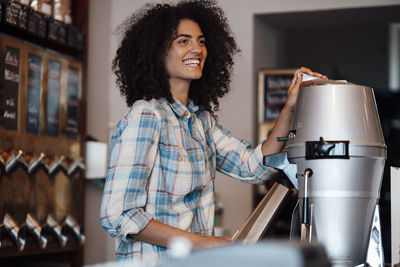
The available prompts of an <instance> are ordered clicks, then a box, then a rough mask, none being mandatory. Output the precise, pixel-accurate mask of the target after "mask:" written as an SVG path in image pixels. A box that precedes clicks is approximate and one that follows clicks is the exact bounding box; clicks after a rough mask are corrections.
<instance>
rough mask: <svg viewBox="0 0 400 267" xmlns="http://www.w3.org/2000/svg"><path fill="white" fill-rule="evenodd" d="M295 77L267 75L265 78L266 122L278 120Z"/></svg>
mask: <svg viewBox="0 0 400 267" xmlns="http://www.w3.org/2000/svg"><path fill="white" fill-rule="evenodd" d="M292 78H293V75H285V74H282V75H266V76H265V78H264V83H265V84H264V88H265V94H264V104H265V113H264V120H265V121H274V120H276V119H277V118H278V116H279V114H280V112H281V110H282V108H283V106H284V105H285V102H286V95H287V92H288V89H289V86H290V82H291V81H292Z"/></svg>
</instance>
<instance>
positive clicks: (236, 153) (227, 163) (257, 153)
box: [212, 119, 277, 184]
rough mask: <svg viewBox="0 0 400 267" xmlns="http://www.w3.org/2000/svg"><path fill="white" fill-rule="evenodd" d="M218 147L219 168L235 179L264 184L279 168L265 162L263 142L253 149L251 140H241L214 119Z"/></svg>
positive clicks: (213, 126) (217, 159) (215, 138)
mask: <svg viewBox="0 0 400 267" xmlns="http://www.w3.org/2000/svg"><path fill="white" fill-rule="evenodd" d="M212 133H213V138H214V141H215V147H216V153H217V157H216V161H217V169H218V170H219V171H220V172H223V173H225V174H227V175H229V176H231V177H233V178H235V179H238V180H240V181H243V182H247V183H251V184H263V183H265V182H266V181H267V180H269V179H271V176H272V175H274V174H275V173H276V172H277V170H275V169H273V168H270V167H267V166H265V165H264V164H263V155H262V151H261V146H262V143H260V144H259V145H258V146H257V147H256V148H255V149H252V147H251V145H250V143H249V142H247V141H244V140H239V139H237V138H235V137H233V136H232V135H231V133H230V132H229V131H227V130H225V129H224V128H223V127H222V126H221V125H219V124H217V123H216V122H215V120H214V119H212Z"/></svg>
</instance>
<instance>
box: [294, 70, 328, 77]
mask: <svg viewBox="0 0 400 267" xmlns="http://www.w3.org/2000/svg"><path fill="white" fill-rule="evenodd" d="M297 71H299V72H302V73H306V74H308V75H311V76H314V77H319V78H321V79H327V77H326V76H325V75H323V74H321V73H318V72H313V71H312V70H310V69H309V68H306V67H300V69H298V70H297Z"/></svg>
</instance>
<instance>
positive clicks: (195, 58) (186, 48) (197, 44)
mask: <svg viewBox="0 0 400 267" xmlns="http://www.w3.org/2000/svg"><path fill="white" fill-rule="evenodd" d="M206 58H207V48H206V39H205V37H204V35H203V32H202V31H201V29H200V26H199V25H198V24H197V23H196V22H194V21H193V20H190V19H182V20H181V21H180V22H179V25H178V28H177V34H176V37H175V38H174V39H173V41H172V44H171V47H170V48H169V50H168V52H167V56H166V58H165V68H166V70H167V73H168V74H169V77H170V81H171V80H174V81H180V80H184V81H191V80H195V79H200V78H201V76H202V72H203V67H204V62H205V61H206Z"/></svg>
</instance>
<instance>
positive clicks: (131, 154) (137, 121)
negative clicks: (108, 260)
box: [100, 106, 160, 242]
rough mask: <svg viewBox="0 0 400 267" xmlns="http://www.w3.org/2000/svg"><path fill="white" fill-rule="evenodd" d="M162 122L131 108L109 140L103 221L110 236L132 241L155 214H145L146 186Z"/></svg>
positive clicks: (148, 112)
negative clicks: (132, 235) (131, 236)
mask: <svg viewBox="0 0 400 267" xmlns="http://www.w3.org/2000/svg"><path fill="white" fill-rule="evenodd" d="M159 125H160V124H159V120H158V117H157V115H156V114H155V113H154V111H152V110H151V109H149V108H146V107H140V106H139V107H137V108H135V109H134V108H132V109H131V112H130V113H128V114H127V116H125V117H124V118H123V119H122V120H121V121H120V122H119V123H118V125H117V127H116V129H115V130H114V134H113V136H112V137H111V140H110V152H109V166H108V170H107V177H106V183H105V187H104V192H103V200H102V204H101V213H100V221H101V224H102V226H103V227H104V229H106V230H107V231H108V232H109V233H110V234H111V236H113V237H118V238H121V239H122V240H123V241H125V242H128V241H133V240H134V239H133V238H130V237H128V234H137V233H139V232H140V231H141V230H143V229H144V228H145V227H146V225H147V224H148V222H149V221H150V220H151V218H152V215H151V214H148V213H146V212H145V210H144V207H145V205H146V200H147V191H146V184H147V181H148V177H149V175H150V172H151V170H152V169H153V166H154V160H155V157H156V154H157V150H158V145H157V144H158V140H159Z"/></svg>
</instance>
